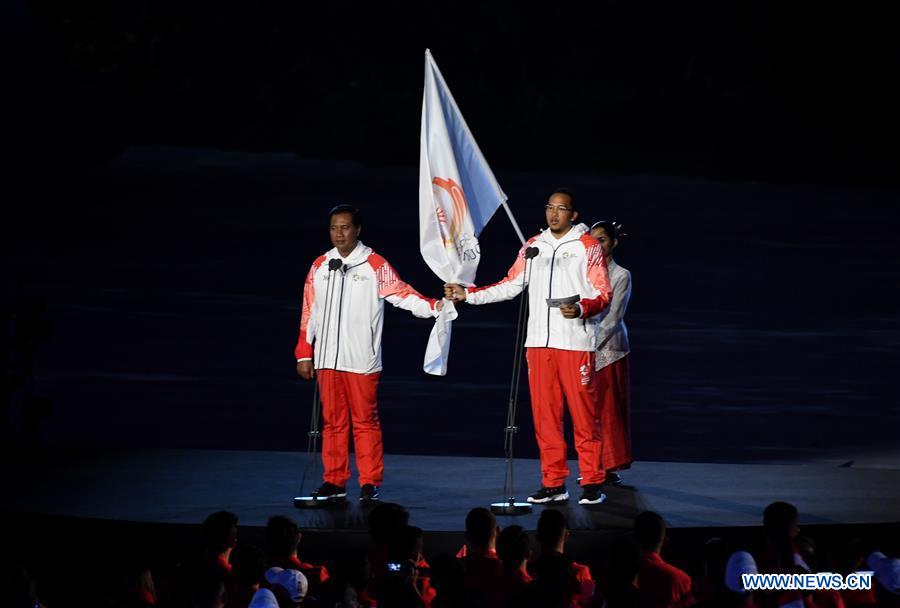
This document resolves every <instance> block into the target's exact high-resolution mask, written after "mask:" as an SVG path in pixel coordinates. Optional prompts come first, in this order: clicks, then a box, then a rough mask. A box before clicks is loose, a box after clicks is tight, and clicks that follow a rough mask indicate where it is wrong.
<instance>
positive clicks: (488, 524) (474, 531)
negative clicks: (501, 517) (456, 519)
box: [466, 507, 497, 547]
mask: <svg viewBox="0 0 900 608" xmlns="http://www.w3.org/2000/svg"><path fill="white" fill-rule="evenodd" d="M496 529H497V518H496V517H494V514H493V513H491V512H490V511H489V510H488V509H485V508H484V507H475V508H474V509H472V510H471V511H469V514H468V515H466V540H468V541H469V542H470V543H472V544H473V545H477V546H479V547H483V546H486V545H487V544H488V542H489V541H490V540H491V534H493V532H494V530H496Z"/></svg>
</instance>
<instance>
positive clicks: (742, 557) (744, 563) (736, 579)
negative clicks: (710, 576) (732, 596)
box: [725, 551, 759, 595]
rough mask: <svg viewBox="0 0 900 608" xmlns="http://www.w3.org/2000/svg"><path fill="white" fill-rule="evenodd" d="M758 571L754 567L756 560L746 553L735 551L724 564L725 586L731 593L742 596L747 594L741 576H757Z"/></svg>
mask: <svg viewBox="0 0 900 608" xmlns="http://www.w3.org/2000/svg"><path fill="white" fill-rule="evenodd" d="M757 573H759V570H758V569H757V567H756V560H755V559H753V556H752V555H750V554H749V553H747V552H746V551H735V552H734V553H732V554H731V557H729V558H728V562H727V563H726V564H725V586H726V587H728V590H729V591H731V592H732V593H738V594H741V595H743V594H744V593H747V590H746V589H744V581H743V577H742V575H744V574H757Z"/></svg>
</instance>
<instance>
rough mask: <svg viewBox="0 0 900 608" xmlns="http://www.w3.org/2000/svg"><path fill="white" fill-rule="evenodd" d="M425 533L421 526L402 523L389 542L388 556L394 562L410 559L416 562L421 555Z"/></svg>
mask: <svg viewBox="0 0 900 608" xmlns="http://www.w3.org/2000/svg"><path fill="white" fill-rule="evenodd" d="M424 541H425V535H424V533H423V532H422V528H417V527H416V526H410V525H408V524H407V525H404V526H403V527H401V528H400V529H399V530H398V531H397V534H396V535H395V536H394V538H393V540H392V542H391V543H390V549H389V552H388V557H389V558H390V560H391V561H394V562H403V561H407V560H412V561H414V562H417V561H418V560H419V557H420V556H421V555H422V549H423V545H424Z"/></svg>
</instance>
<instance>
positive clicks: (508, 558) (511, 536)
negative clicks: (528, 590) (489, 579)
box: [497, 526, 531, 569]
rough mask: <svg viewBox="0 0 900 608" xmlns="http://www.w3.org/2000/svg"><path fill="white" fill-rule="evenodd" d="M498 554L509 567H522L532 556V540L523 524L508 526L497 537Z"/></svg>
mask: <svg viewBox="0 0 900 608" xmlns="http://www.w3.org/2000/svg"><path fill="white" fill-rule="evenodd" d="M497 556H498V557H499V558H500V560H501V561H502V562H503V565H504V566H506V567H507V568H511V569H515V568H521V567H522V565H523V564H524V563H525V562H527V561H528V559H529V558H530V557H531V542H530V541H529V539H528V533H527V532H525V529H524V528H523V527H522V526H506V527H505V528H503V531H502V532H500V535H499V536H498V537H497Z"/></svg>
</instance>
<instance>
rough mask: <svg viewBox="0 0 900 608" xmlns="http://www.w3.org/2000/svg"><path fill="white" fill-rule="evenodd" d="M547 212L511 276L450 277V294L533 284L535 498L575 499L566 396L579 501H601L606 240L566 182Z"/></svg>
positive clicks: (476, 299) (530, 354)
mask: <svg viewBox="0 0 900 608" xmlns="http://www.w3.org/2000/svg"><path fill="white" fill-rule="evenodd" d="M545 215H546V218H547V225H548V227H547V229H546V230H544V231H542V232H541V233H540V234H538V235H537V236H534V237H532V238H530V239H529V240H528V242H527V243H525V245H523V246H522V248H521V249H520V250H519V254H518V256H517V257H516V261H515V262H514V263H513V265H512V266H511V267H510V269H509V271H508V272H507V274H506V277H504V278H503V279H502V280H500V281H499V282H497V283H494V284H493V285H490V286H488V287H481V288H476V287H470V288H468V289H467V288H464V287H463V286H462V285H458V284H449V283H448V284H447V285H445V286H444V290H445V294H444V295H445V297H446V298H447V299H448V300H451V301H456V302H459V301H466V302H468V303H469V304H490V303H493V302H502V301H504V300H510V299H512V298H514V297H516V296H517V295H519V294H520V293H522V291H523V290H524V288H525V287H526V285H527V286H528V287H529V289H528V312H529V316H528V328H527V335H526V338H525V348H526V355H525V357H526V360H527V361H528V388H529V390H530V392H531V410H532V415H533V417H534V430H535V435H536V436H537V442H538V447H539V448H540V452H541V488H540V489H539V490H538V491H537V492H535V493H534V494H532V495H531V496H529V497H528V502H531V503H541V504H542V503H550V502H564V501H567V500H568V499H569V493H568V491H567V490H566V485H565V481H566V478H567V477H568V475H569V468H568V465H567V464H566V442H565V439H564V437H563V402H564V401H565V402H566V403H567V405H568V408H569V414H570V415H571V417H572V423H573V425H574V427H575V449H576V451H577V452H578V468H579V470H580V472H581V477H582V481H581V484H582V491H583V493H582V496H581V498H580V500H579V501H578V502H579V504H599V503H601V502H603V501H604V500H605V498H606V497H605V495H604V494H603V482H604V481H605V477H606V472H605V469H604V467H603V466H602V463H601V461H600V454H601V435H600V411H599V404H600V399H599V395H598V385H597V381H596V380H597V377H596V374H595V371H594V357H595V356H596V350H597V344H598V335H599V334H598V323H599V317H597V314H598V313H600V312H601V311H602V310H603V309H604V308H605V307H606V306H607V305H608V304H609V301H610V299H611V298H612V289H611V287H610V283H609V277H608V275H607V272H606V262H605V260H604V258H603V254H602V251H601V248H600V244H599V243H598V242H597V240H596V239H595V238H593V237H592V236H590V234H589V233H588V228H587V226H586V225H584V224H578V225H574V222H575V220H577V219H578V209H577V208H576V206H575V196H574V194H572V192H570V191H568V190H566V189H562V188H561V189H558V190H556V191H554V192H553V193H551V195H550V197H549V199H548V200H547V204H546V206H545ZM529 259H530V260H531V261H530V263H529V262H528V260H529ZM526 268H528V271H527V272H526Z"/></svg>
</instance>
